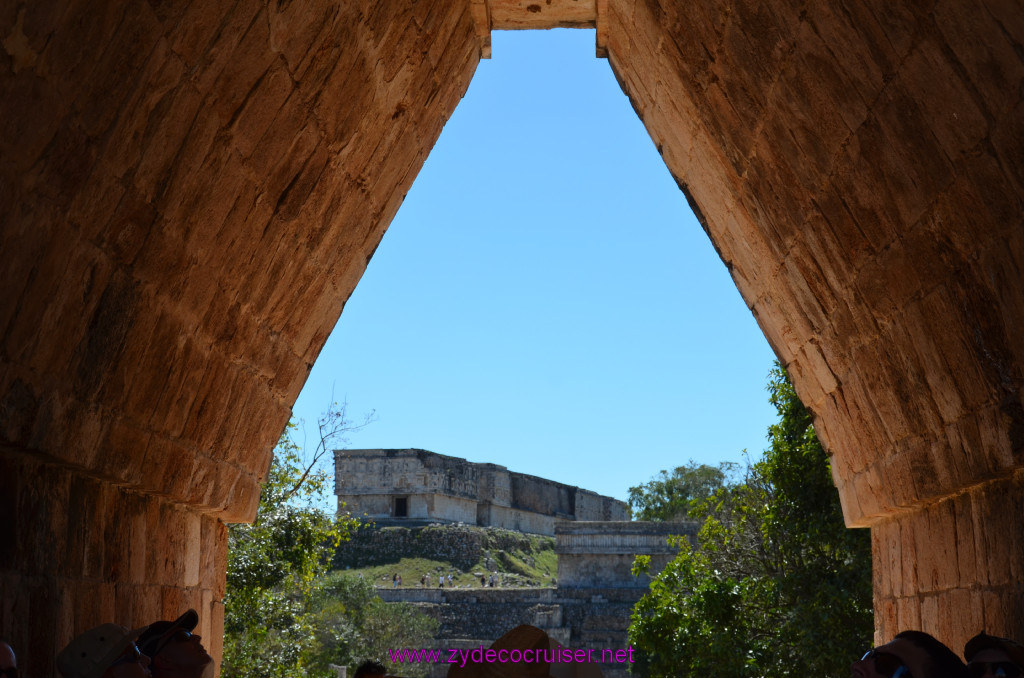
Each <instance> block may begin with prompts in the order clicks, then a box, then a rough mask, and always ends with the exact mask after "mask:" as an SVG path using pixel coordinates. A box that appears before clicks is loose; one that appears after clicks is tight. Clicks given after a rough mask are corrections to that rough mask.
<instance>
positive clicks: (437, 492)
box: [334, 449, 629, 535]
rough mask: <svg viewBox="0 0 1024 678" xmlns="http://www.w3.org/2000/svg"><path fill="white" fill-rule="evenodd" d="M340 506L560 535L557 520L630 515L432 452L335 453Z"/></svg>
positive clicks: (386, 516) (383, 517) (541, 482)
mask: <svg viewBox="0 0 1024 678" xmlns="http://www.w3.org/2000/svg"><path fill="white" fill-rule="evenodd" d="M334 483H335V494H337V495H338V510H339V511H346V512H348V513H351V514H352V515H354V516H362V515H365V516H366V517H368V518H370V519H371V520H373V521H375V522H377V523H387V522H396V521H397V522H399V523H408V522H409V521H418V522H438V523H464V524H466V525H478V526H480V527H503V528H505V529H509V530H517V531H519V532H532V533H535V534H546V535H554V534H555V521H556V520H629V508H628V507H627V506H626V503H625V502H622V501H619V500H617V499H612V498H611V497H605V496H602V495H599V494H596V493H594V492H590V491H588V490H582V489H580V488H578V487H573V486H571V485H565V484H563V483H557V482H555V481H553V480H546V479H544V478H538V477H537V476H531V475H526V474H525V473H515V472H510V471H509V470H508V469H507V468H505V467H504V466H499V465H498V464H478V463H474V462H469V461H466V460H465V459H459V458H458V457H449V456H446V455H443V454H437V453H436V452H428V451H427V450H414V449H409V450H336V451H335V452H334Z"/></svg>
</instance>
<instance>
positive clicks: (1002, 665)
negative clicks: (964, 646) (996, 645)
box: [967, 662, 1021, 678]
mask: <svg viewBox="0 0 1024 678" xmlns="http://www.w3.org/2000/svg"><path fill="white" fill-rule="evenodd" d="M989 673H990V674H992V675H993V676H995V677H996V678H1017V677H1018V676H1019V675H1020V673H1021V671H1020V667H1019V666H1017V665H1016V664H1014V663H1013V662H971V663H970V664H968V665H967V674H968V675H969V676H971V678H981V677H982V676H984V675H986V674H989Z"/></svg>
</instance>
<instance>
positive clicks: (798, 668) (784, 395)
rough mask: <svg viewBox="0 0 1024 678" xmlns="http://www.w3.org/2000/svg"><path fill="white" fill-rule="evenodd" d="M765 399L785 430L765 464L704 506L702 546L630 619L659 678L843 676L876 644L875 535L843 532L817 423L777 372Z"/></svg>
mask: <svg viewBox="0 0 1024 678" xmlns="http://www.w3.org/2000/svg"><path fill="white" fill-rule="evenodd" d="M768 391H769V393H770V398H771V402H772V404H773V405H775V407H776V409H777V411H778V414H779V421H778V423H776V424H774V425H772V426H771V427H770V429H769V442H770V446H769V449H768V450H766V452H765V455H764V459H763V460H761V461H759V462H758V463H756V464H753V465H749V464H748V468H747V473H746V477H745V479H744V481H743V482H741V483H737V484H735V485H726V486H724V487H722V488H720V489H719V490H717V491H716V492H715V494H714V495H713V496H711V497H710V498H708V499H706V500H704V501H702V502H698V505H697V506H695V507H694V511H693V513H692V514H691V515H693V516H694V517H697V518H699V519H701V520H703V525H702V527H701V530H700V533H699V535H698V538H697V544H698V545H697V547H696V548H694V549H690V548H689V545H688V544H687V543H686V542H685V541H682V540H680V541H679V542H678V543H679V546H680V547H681V551H680V553H679V555H678V556H677V557H676V558H675V559H674V560H673V561H671V562H670V563H669V565H668V566H667V567H666V568H665V569H664V570H663V571H662V572H661V574H659V575H658V576H657V577H656V578H655V579H654V581H653V582H652V584H651V589H650V592H649V593H648V594H647V595H646V596H644V598H643V599H642V600H641V601H640V602H639V603H638V604H637V606H636V608H635V609H634V612H633V617H632V623H631V625H630V639H631V642H632V643H633V645H634V646H635V647H636V648H637V649H638V651H639V654H640V657H641V659H642V662H643V665H642V666H640V667H638V668H639V669H640V670H641V671H645V672H646V673H647V675H650V676H651V677H652V678H658V677H660V676H673V677H675V676H687V675H692V676H704V675H715V676H721V677H723V678H730V677H735V678H741V677H742V678H746V677H754V676H771V677H776V676H802V675H840V674H844V673H845V672H846V671H847V670H848V667H849V664H850V662H851V661H852V659H853V658H855V657H856V656H857V654H858V653H859V651H860V650H862V648H864V647H865V646H867V645H868V644H869V643H870V641H871V634H872V617H871V548H870V540H869V535H868V534H867V533H866V532H865V531H860V530H849V529H847V528H846V527H845V525H844V523H843V519H842V514H841V510H840V507H839V501H838V495H837V493H836V491H835V488H834V487H833V485H832V480H831V474H830V472H829V465H828V457H827V455H826V454H825V452H824V450H823V449H822V447H821V444H820V443H819V442H818V440H817V438H816V436H815V435H814V430H813V427H812V426H811V416H810V413H809V412H808V411H807V410H806V409H805V408H804V407H803V405H802V404H801V403H800V400H799V399H798V398H797V396H796V392H795V391H794V390H793V387H792V385H791V383H790V382H789V379H788V377H787V375H786V373H785V371H784V370H782V369H781V368H780V367H778V366H776V368H775V369H774V370H773V371H772V373H771V377H770V383H769V385H768ZM637 565H638V568H639V569H643V568H644V567H645V563H644V561H643V560H640V561H639V562H638V564H637Z"/></svg>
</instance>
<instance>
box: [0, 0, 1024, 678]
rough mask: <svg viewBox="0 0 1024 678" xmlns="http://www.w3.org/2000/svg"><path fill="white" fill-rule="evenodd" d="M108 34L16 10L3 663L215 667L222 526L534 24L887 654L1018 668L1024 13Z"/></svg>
mask: <svg viewBox="0 0 1024 678" xmlns="http://www.w3.org/2000/svg"><path fill="white" fill-rule="evenodd" d="M115 4H116V3H110V4H109V5H108V4H104V3H101V4H100V5H96V4H94V3H78V2H75V1H74V0H56V1H55V2H53V3H30V2H24V1H19V2H15V3H8V5H6V6H5V7H4V9H3V10H0V35H2V36H3V39H2V40H0V45H2V48H3V51H2V53H0V86H2V88H3V93H4V96H3V97H0V119H3V120H5V123H6V124H5V126H4V127H3V129H2V130H0V157H2V158H3V159H4V161H3V163H2V164H0V176H2V183H0V212H2V214H3V224H4V228H3V230H2V231H0V251H3V252H4V257H3V266H2V268H0V275H2V279H0V280H2V287H3V289H4V291H5V295H4V302H3V303H2V304H0V329H2V331H3V344H2V350H0V363H2V365H3V370H2V372H0V413H2V416H0V434H2V438H0V483H2V487H3V490H4V491H3V492H2V493H0V506H2V507H3V516H4V517H5V520H3V521H0V530H2V532H0V536H2V539H0V545H2V549H0V594H2V595H0V601H2V604H0V625H2V628H3V629H4V630H5V631H6V632H8V633H9V634H10V635H11V636H12V638H11V640H12V641H13V642H14V643H15V644H16V645H18V646H20V647H30V648H32V650H31V651H30V653H29V655H28V656H27V657H26V663H25V668H26V670H27V671H31V672H32V673H33V674H36V675H48V674H50V673H52V671H53V666H52V664H53V657H54V656H55V654H56V650H57V649H58V648H59V647H60V646H61V645H62V644H63V643H64V642H66V641H67V640H68V639H69V638H70V637H71V636H72V635H74V634H75V633H77V632H79V631H81V630H83V629H85V628H89V627H90V626H93V625H94V624H95V623H96V622H97V621H108V620H112V619H116V620H118V621H120V622H122V623H125V624H128V625H135V624H136V623H145V622H148V621H150V620H152V619H155V618H159V617H165V618H166V617H169V616H170V615H172V614H174V613H175V612H176V611H180V610H181V609H184V608H185V607H189V606H191V607H195V608H196V609H198V610H200V613H201V616H202V618H203V622H202V624H203V626H202V627H201V629H200V632H201V633H202V634H203V635H204V636H206V637H208V638H213V639H217V638H219V636H220V625H221V624H222V621H221V619H222V616H221V615H222V608H221V607H219V605H220V603H219V601H220V599H221V597H222V595H223V582H224V554H225V546H226V539H225V530H224V522H225V521H238V520H246V519H249V518H251V517H252V515H253V512H254V510H255V507H256V503H257V498H258V487H259V481H260V479H261V477H262V476H263V475H264V474H265V473H266V469H267V465H268V461H269V452H270V449H271V447H272V445H273V443H274V442H275V441H276V439H277V436H278V434H279V433H280V431H281V429H282V428H283V425H284V423H285V421H286V420H287V419H288V416H289V414H290V408H291V405H292V403H293V402H294V400H295V397H296V395H297V393H298V391H299V390H300V388H301V386H302V383H303V382H304V380H305V375H306V374H307V371H308V369H309V366H310V365H311V364H312V363H313V361H314V359H315V358H316V355H317V354H318V353H319V351H320V349H321V347H322V346H323V343H324V341H325V339H326V337H327V334H328V333H329V331H330V329H331V328H332V327H333V326H334V324H335V322H336V320H337V317H338V314H339V313H340V310H341V308H342V306H343V305H344V302H345V300H346V299H347V298H348V296H349V295H350V294H351V291H352V289H353V288H354V286H355V283H356V282H357V281H358V279H359V277H360V275H361V274H362V272H363V270H364V269H365V266H366V262H367V260H368V258H369V257H370V256H371V255H372V252H373V250H374V248H375V247H376V245H377V243H378V242H379V241H380V238H381V236H382V234H383V232H384V230H385V229H386V228H387V225H388V224H389V223H390V221H391V219H392V217H393V216H394V214H395V212H396V211H397V209H398V206H399V204H400V203H401V200H402V196H403V195H404V193H405V192H406V191H407V190H408V188H409V186H410V185H411V183H412V181H413V178H414V177H415V175H416V172H417V171H418V169H419V167H420V166H421V164H422V162H423V159H424V158H425V157H426V154H427V153H428V152H429V150H430V148H431V146H432V145H433V143H434V141H435V140H436V139H437V136H438V134H439V133H440V129H441V127H442V126H443V124H444V121H445V120H447V118H448V117H449V116H450V115H451V113H452V111H453V110H454V109H455V106H456V105H457V103H458V101H459V98H460V97H461V95H462V94H463V93H464V92H465V91H466V88H467V87H468V84H469V81H470V79H471V78H472V75H473V72H474V70H475V68H476V65H477V63H478V60H479V58H480V57H481V56H482V55H483V56H486V53H487V50H488V48H489V44H488V41H489V35H490V30H492V29H494V28H507V27H518V28H525V27H531V26H533V27H540V25H539V24H538V23H537V22H538V21H547V22H549V23H550V25H565V24H573V25H580V24H593V25H594V26H595V27H596V31H597V41H598V49H599V50H601V52H602V53H604V54H605V55H606V56H607V58H608V59H609V64H610V65H611V67H612V69H613V71H614V72H615V74H616V76H617V78H618V79H619V81H620V83H621V84H622V87H623V89H624V90H625V92H626V93H627V94H628V95H629V96H630V98H631V100H632V102H633V104H634V107H635V109H636V111H637V113H638V115H639V116H640V118H641V120H642V121H643V122H644V125H645V127H646V128H647V130H648V131H649V132H650V135H651V137H652V140H653V141H654V143H655V145H656V146H657V147H658V148H659V149H660V150H661V153H662V157H663V158H664V160H665V163H666V165H667V166H668V168H669V170H670V171H671V172H672V173H673V175H674V176H675V177H676V179H677V180H678V182H679V185H680V187H681V189H682V190H683V191H684V192H685V193H686V194H687V196H688V197H689V198H690V200H691V202H692V204H693V205H694V206H695V210H694V211H695V213H696V214H697V216H698V218H699V219H700V220H701V221H702V224H703V225H704V226H705V228H706V230H707V231H708V233H709V234H710V237H711V239H712V241H713V242H714V243H715V246H716V248H717V249H718V251H719V254H720V255H721V258H722V260H723V261H724V262H725V264H726V266H727V267H729V269H730V271H731V273H732V276H733V278H734V280H735V281H736V284H737V287H738V288H739V290H740V293H741V294H742V296H743V298H744V299H745V300H746V302H747V304H748V305H749V306H750V307H751V308H752V310H753V312H754V314H755V316H756V317H757V319H758V322H759V324H760V326H761V327H762V329H763V330H764V332H765V335H766V337H767V338H768V340H769V342H770V343H771V345H772V347H773V348H774V350H775V351H776V353H777V354H778V355H779V357H780V358H781V360H782V362H783V363H784V364H785V365H786V366H787V367H788V368H789V370H790V372H791V374H792V375H793V378H794V382H795V385H796V387H797V390H798V392H799V393H800V396H801V398H802V399H803V401H804V402H805V403H807V404H808V405H809V406H810V407H811V408H812V410H813V411H814V412H815V415H816V422H815V424H816V428H817V430H818V432H819V434H820V436H821V438H822V440H823V442H824V443H825V444H826V446H827V447H828V449H829V450H830V452H831V453H832V454H833V459H834V462H835V463H834V464H833V469H834V477H835V481H836V485H837V488H838V491H839V494H840V497H841V499H842V502H843V507H844V512H845V516H846V519H847V523H848V525H850V526H851V527H870V528H871V531H872V543H873V554H874V572H875V618H876V636H877V639H878V640H880V641H881V640H885V639H887V638H889V637H891V636H892V635H893V634H894V633H895V632H896V631H897V630H899V629H901V628H914V627H916V628H922V629H924V630H926V631H930V632H933V633H935V634H936V635H937V636H939V637H940V638H941V639H942V640H944V641H946V642H947V643H948V644H950V645H951V646H953V647H956V646H958V645H959V644H962V642H963V640H965V639H966V638H967V637H969V636H970V635H973V634H974V633H975V632H977V630H978V629H980V628H982V627H984V628H985V629H986V630H987V631H989V632H991V633H997V634H1000V635H1007V636H1013V637H1018V638H1021V637H1024V570H1022V567H1024V565H1022V563H1024V529H1022V523H1024V491H1022V490H1024V473H1022V470H1021V469H1022V467H1024V407H1022V405H1021V401H1022V394H1024V342H1021V340H1020V337H1021V336H1024V331H1022V327H1024V285H1022V284H1021V282H1020V281H1021V279H1022V277H1024V276H1022V270H1024V226H1022V214H1024V210H1022V209H1021V205H1022V204H1024V188H1022V187H1024V170H1022V167H1024V164H1022V163H1021V158H1022V157H1024V146H1022V144H1024V128H1022V127H1021V125H1022V121H1024V101H1022V97H1024V95H1022V91H1024V89H1022V88H1021V86H1020V85H1021V82H1022V81H1024V61H1022V58H1021V56H1020V54H1022V53H1024V52H1022V49H1021V45H1024V10H1022V9H1021V7H1020V5H1019V3H1015V2H1005V1H1003V0H985V1H984V2H981V3H963V2H958V1H956V0H932V1H929V2H922V3H912V6H909V5H907V4H906V3H891V2H882V1H881V0H848V1H846V2H841V3H799V2H789V1H785V0H766V1H759V2H744V1H742V0H707V1H704V2H693V3H689V2H688V3H680V2H675V1H670V0H594V1H593V2H591V1H590V0H578V1H577V0H551V2H550V3H549V2H548V0H543V2H541V1H539V0H538V1H534V2H530V1H529V0H524V1H522V2H508V1H506V0H491V1H490V2H483V1H481V0H443V1H442V0H420V1H419V2H411V1H410V2H405V1H401V0H389V1H384V2H370V1H369V0H367V1H365V2H352V3H331V2H324V3H320V2H308V3H296V2H268V3H265V4H264V3H244V2H242V3H236V4H233V5H230V6H228V5H217V4H210V3H207V2H198V1H196V2H192V3H188V2H183V3H170V4H167V3H164V4H161V3H130V4H129V5H127V6H116V7H115V6H113V5H115ZM968 5H969V6H968ZM580 12H584V13H585V15H583V16H581V15H580V14H579V13H580ZM504 22H509V24H515V25H514V26H513V25H505V23H504ZM55 545H60V548H55ZM216 642H217V641H216V640H215V641H214V650H215V652H216V651H218V650H219V648H218V647H217V645H216Z"/></svg>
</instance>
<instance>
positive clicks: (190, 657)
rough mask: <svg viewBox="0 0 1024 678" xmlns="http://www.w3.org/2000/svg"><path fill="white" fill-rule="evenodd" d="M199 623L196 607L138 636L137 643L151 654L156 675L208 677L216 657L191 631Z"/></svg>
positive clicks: (146, 652) (155, 624) (157, 677)
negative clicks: (213, 656) (212, 655)
mask: <svg viewBox="0 0 1024 678" xmlns="http://www.w3.org/2000/svg"><path fill="white" fill-rule="evenodd" d="M198 623H199V615H198V614H196V611H195V610H186V611H185V614H183V615H181V616H180V617H178V618H177V619H175V620H174V621H156V622H153V623H152V624H150V625H149V626H148V627H146V630H145V631H143V632H142V634H141V635H139V639H138V640H137V641H136V644H137V645H138V646H139V649H140V650H142V652H143V654H145V655H146V656H147V657H149V659H150V662H151V665H150V667H149V670H150V671H151V672H152V674H153V678H209V677H210V676H212V675H213V658H212V657H211V656H210V653H209V652H207V651H206V648H205V647H203V644H202V643H201V642H200V641H201V640H202V636H200V635H199V634H196V633H192V631H193V630H194V629H195V628H196V625H197V624H198Z"/></svg>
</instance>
